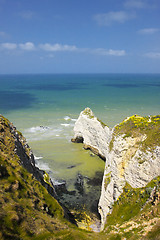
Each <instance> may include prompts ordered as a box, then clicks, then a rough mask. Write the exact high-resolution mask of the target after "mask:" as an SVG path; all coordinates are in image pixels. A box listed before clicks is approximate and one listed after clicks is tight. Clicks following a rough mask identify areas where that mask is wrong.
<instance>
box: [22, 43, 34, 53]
mask: <svg viewBox="0 0 160 240" xmlns="http://www.w3.org/2000/svg"><path fill="white" fill-rule="evenodd" d="M19 47H20V48H21V49H22V50H26V51H33V50H35V46H34V43H32V42H26V43H20V44H19Z"/></svg>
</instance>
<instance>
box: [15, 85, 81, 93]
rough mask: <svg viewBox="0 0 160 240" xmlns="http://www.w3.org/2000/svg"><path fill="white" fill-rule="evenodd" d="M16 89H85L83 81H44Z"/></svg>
mask: <svg viewBox="0 0 160 240" xmlns="http://www.w3.org/2000/svg"><path fill="white" fill-rule="evenodd" d="M18 89H25V90H38V91H70V90H80V89H86V87H85V84H83V83H63V84H62V83H46V84H37V85H36V84H35V85H33V84H32V85H27V86H25V87H24V86H18Z"/></svg>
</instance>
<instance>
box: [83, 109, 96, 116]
mask: <svg viewBox="0 0 160 240" xmlns="http://www.w3.org/2000/svg"><path fill="white" fill-rule="evenodd" d="M83 114H84V115H86V116H87V117H88V118H90V119H92V118H94V114H93V112H92V110H91V109H90V108H85V109H84V111H83Z"/></svg>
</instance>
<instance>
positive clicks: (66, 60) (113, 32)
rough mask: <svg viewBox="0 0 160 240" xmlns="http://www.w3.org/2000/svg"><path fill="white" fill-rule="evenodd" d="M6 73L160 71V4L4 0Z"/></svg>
mask: <svg viewBox="0 0 160 240" xmlns="http://www.w3.org/2000/svg"><path fill="white" fill-rule="evenodd" d="M0 73H2V74H5V73H160V0H81V1H80V0H79V1H78V0H0Z"/></svg>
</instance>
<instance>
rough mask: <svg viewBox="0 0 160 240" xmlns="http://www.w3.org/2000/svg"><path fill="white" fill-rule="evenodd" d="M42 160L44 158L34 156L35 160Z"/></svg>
mask: <svg viewBox="0 0 160 240" xmlns="http://www.w3.org/2000/svg"><path fill="white" fill-rule="evenodd" d="M42 158H43V157H37V156H35V155H34V159H35V160H39V159H42Z"/></svg>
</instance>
